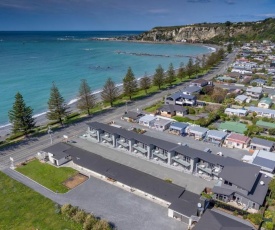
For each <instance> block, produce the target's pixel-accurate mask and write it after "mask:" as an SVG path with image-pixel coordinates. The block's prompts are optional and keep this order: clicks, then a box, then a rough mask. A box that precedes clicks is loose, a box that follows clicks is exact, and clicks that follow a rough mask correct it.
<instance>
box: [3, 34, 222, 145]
mask: <svg viewBox="0 0 275 230" xmlns="http://www.w3.org/2000/svg"><path fill="white" fill-rule="evenodd" d="M101 41H107V39H104V40H101ZM108 41H115V42H136V43H151V44H152V43H153V44H182V45H196V46H204V47H206V48H207V49H208V50H210V52H208V53H205V54H199V55H196V56H194V57H195V58H199V57H202V56H203V55H206V56H208V55H210V54H211V53H213V52H216V51H217V49H218V47H219V46H215V45H213V46H212V45H208V44H201V43H182V42H150V41H139V40H129V41H128V40H114V39H111V38H110V39H108ZM178 69H179V68H176V69H174V70H175V71H177V70H178ZM164 72H165V73H166V72H167V70H165V71H164ZM153 76H154V75H153V74H152V75H149V76H148V77H150V78H152V77H153ZM142 77H143V76H140V77H136V80H137V81H139V80H140V79H141V78H142ZM116 86H117V87H118V88H119V91H120V92H121V90H122V87H123V83H118V84H116ZM101 92H102V89H98V90H96V91H95V92H93V93H92V94H93V95H95V96H96V99H97V103H100V102H101V97H100V93H101ZM77 101H78V98H74V99H71V100H69V101H68V102H67V105H68V106H69V109H70V111H71V112H78V111H79V110H78V109H77V108H76V102H77ZM46 113H47V111H44V112H41V113H38V114H35V115H34V116H33V118H35V121H36V124H37V126H41V125H46V124H47V123H48V122H49V120H48V119H47V118H46ZM10 133H11V123H6V124H3V125H0V141H1V140H5V139H6V137H7V136H8V135H10Z"/></svg>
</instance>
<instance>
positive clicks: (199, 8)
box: [0, 0, 275, 31]
mask: <svg viewBox="0 0 275 230" xmlns="http://www.w3.org/2000/svg"><path fill="white" fill-rule="evenodd" d="M267 17H275V0H0V31H17V30H19V31H20V30H21V31H33V30H38V31H44V30H46V31H55V30H65V31H68V30H69V31H70V30H71V31H74V30H85V31H86V30H88V31H92V30H149V29H151V28H153V27H155V26H172V25H187V24H193V23H202V22H225V21H231V22H239V21H257V20H262V19H265V18H267Z"/></svg>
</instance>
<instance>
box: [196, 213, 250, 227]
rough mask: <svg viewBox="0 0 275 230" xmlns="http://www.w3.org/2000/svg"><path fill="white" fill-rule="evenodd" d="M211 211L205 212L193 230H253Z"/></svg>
mask: <svg viewBox="0 0 275 230" xmlns="http://www.w3.org/2000/svg"><path fill="white" fill-rule="evenodd" d="M233 218H234V217H232V218H229V217H227V216H224V215H222V214H220V213H217V212H214V211H212V210H206V212H205V213H204V214H203V216H202V217H201V219H200V220H199V222H198V223H197V224H196V225H195V227H194V228H193V230H253V229H254V228H252V227H250V226H248V225H246V224H243V223H241V222H239V221H237V220H235V219H233Z"/></svg>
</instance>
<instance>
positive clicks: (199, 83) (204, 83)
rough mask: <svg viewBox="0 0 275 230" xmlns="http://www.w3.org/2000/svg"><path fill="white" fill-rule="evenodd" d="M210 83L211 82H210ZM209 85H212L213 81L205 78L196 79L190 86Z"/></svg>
mask: <svg viewBox="0 0 275 230" xmlns="http://www.w3.org/2000/svg"><path fill="white" fill-rule="evenodd" d="M209 83H210V84H209ZM207 85H212V82H209V81H207V80H205V79H202V78H201V79H196V80H194V81H192V82H191V84H190V86H197V87H204V86H207Z"/></svg>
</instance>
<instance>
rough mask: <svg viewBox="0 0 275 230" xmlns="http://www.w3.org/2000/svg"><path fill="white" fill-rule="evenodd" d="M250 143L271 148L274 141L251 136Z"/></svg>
mask: <svg viewBox="0 0 275 230" xmlns="http://www.w3.org/2000/svg"><path fill="white" fill-rule="evenodd" d="M251 144H254V145H261V146H264V147H269V148H271V147H272V146H273V145H274V142H273V141H269V140H265V139H261V138H258V137H253V138H252V140H251Z"/></svg>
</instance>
